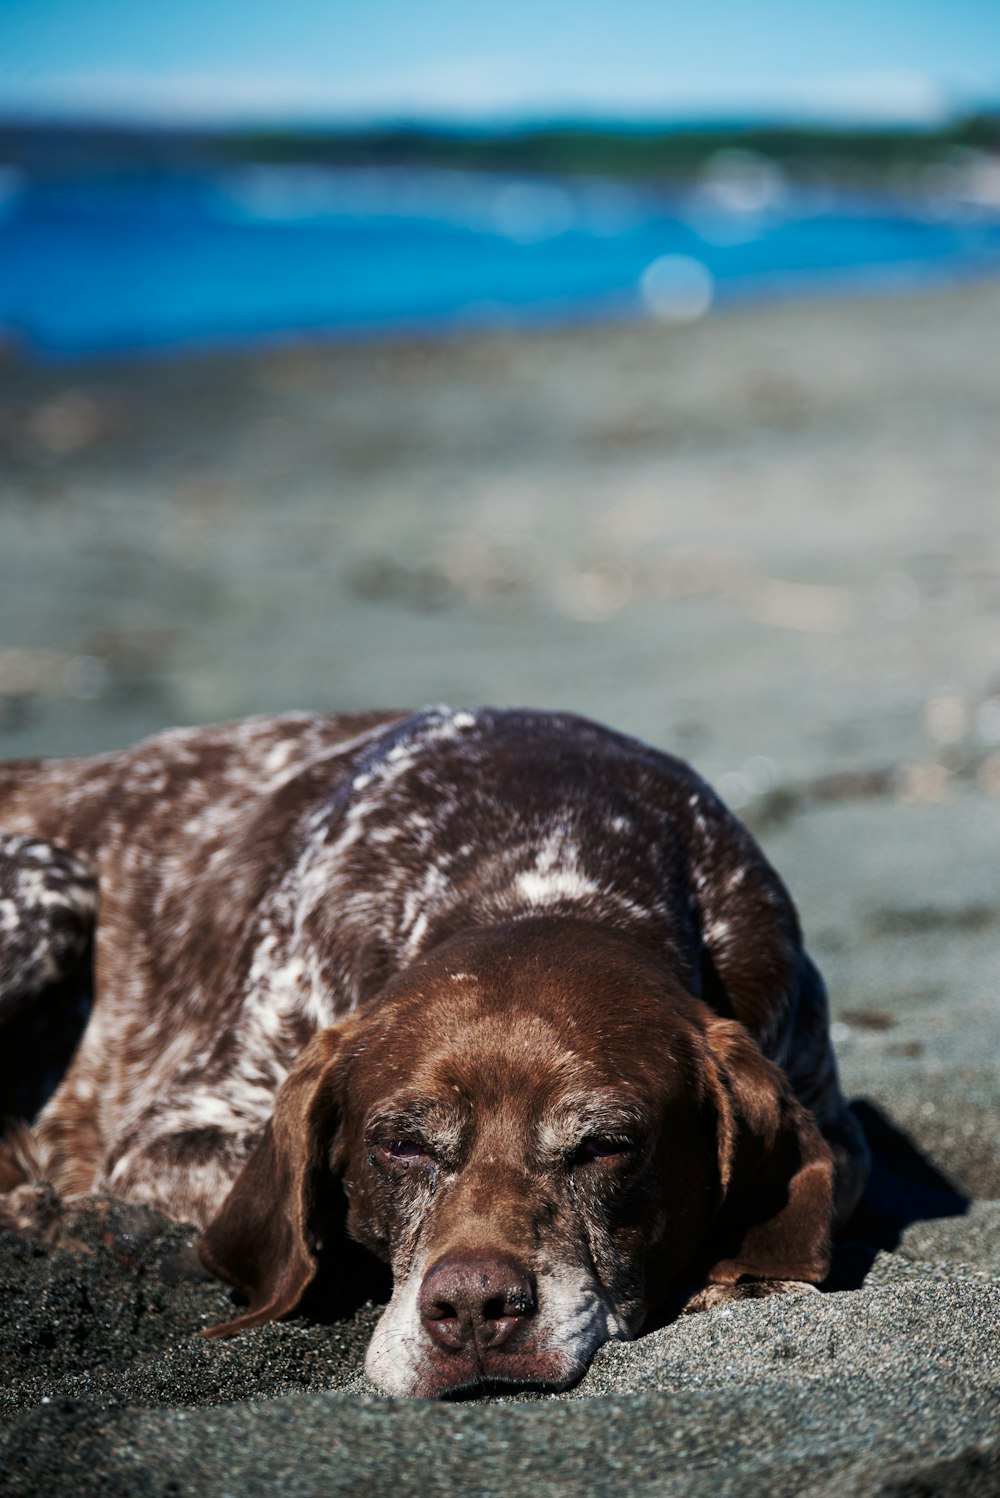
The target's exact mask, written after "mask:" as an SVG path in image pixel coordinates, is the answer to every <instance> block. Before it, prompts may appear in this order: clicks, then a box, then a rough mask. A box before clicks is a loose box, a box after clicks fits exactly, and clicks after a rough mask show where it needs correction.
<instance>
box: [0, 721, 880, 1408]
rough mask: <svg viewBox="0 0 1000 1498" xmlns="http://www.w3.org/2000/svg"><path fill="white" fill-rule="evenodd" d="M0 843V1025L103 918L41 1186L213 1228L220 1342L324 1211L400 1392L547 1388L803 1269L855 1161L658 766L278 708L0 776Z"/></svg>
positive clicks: (771, 931)
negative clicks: (376, 1314)
mask: <svg viewBox="0 0 1000 1498" xmlns="http://www.w3.org/2000/svg"><path fill="white" fill-rule="evenodd" d="M0 827H2V828H3V829H4V835H0V913H3V914H4V919H3V920H0V1023H2V1021H3V1019H4V1016H5V1015H6V1016H8V1017H10V1016H13V1015H15V1014H17V1013H20V1012H23V1010H24V1008H25V1006H26V1005H30V1004H31V1002H32V999H33V995H34V994H36V993H37V992H38V991H39V989H40V988H41V987H42V986H43V984H44V983H46V982H50V981H52V980H53V979H55V978H58V977H59V976H60V975H61V974H64V973H65V972H66V971H67V970H68V968H69V967H70V966H71V965H72V963H73V961H75V960H78V959H79V956H80V952H81V950H82V945H83V943H84V942H85V940H86V938H87V935H88V932H89V929H90V926H91V925H92V923H93V918H94V916H93V908H94V893H95V882H96V889H97V892H98V895H99V914H98V918H97V924H96V942H95V988H96V999H95V1003H94V1008H93V1013H92V1015H91V1019H90V1022H89V1024H88V1026H87V1030H86V1032H85V1034H84V1037H83V1040H82V1042H81V1044H80V1046H79V1048H78V1051H77V1053H76V1056H75V1058H74V1060H73V1063H72V1065H71V1066H70V1068H69V1071H68V1073H67V1075H66V1077H65V1078H64V1079H63V1081H62V1083H61V1085H60V1086H59V1088H58V1090H57V1092H56V1093H55V1095H54V1097H53V1098H52V1099H51V1101H50V1102H49V1103H48V1105H47V1106H46V1108H45V1109H44V1110H43V1112H42V1114H41V1116H40V1117H39V1119H38V1120H37V1122H36V1124H35V1129H34V1139H35V1147H36V1148H37V1152H38V1156H39V1159H40V1164H39V1165H38V1166H36V1167H35V1169H36V1170H38V1171H40V1172H42V1173H44V1175H45V1177H46V1179H47V1181H48V1182H50V1183H51V1185H52V1186H54V1187H55V1189H56V1190H57V1191H58V1192H59V1193H60V1194H61V1195H62V1196H63V1197H64V1198H65V1197H77V1196H80V1195H85V1194H87V1193H91V1192H103V1193H105V1194H111V1195H118V1196H121V1197H123V1198H126V1199H128V1200H132V1201H142V1202H147V1203H150V1204H151V1205H154V1206H156V1207H158V1208H160V1209H161V1210H162V1211H164V1212H166V1213H168V1214H169V1215H171V1216H174V1217H176V1218H179V1219H182V1220H189V1221H192V1222H194V1223H195V1224H196V1225H197V1226H199V1227H200V1228H202V1229H204V1233H203V1237H202V1239H201V1247H200V1251H201V1254H202V1257H203V1259H204V1261H205V1263H206V1264H207V1265H208V1267H209V1268H210V1269H211V1270H213V1272H215V1273H217V1274H218V1275H220V1277H222V1278H224V1279H227V1280H228V1281H230V1282H231V1283H233V1284H235V1285H236V1286H237V1287H238V1288H239V1289H241V1290H242V1291H243V1292H244V1294H245V1295H246V1296H247V1298H248V1301H249V1307H248V1310H247V1312H246V1314H245V1315H243V1316H241V1317H239V1318H238V1319H237V1320H236V1321H235V1322H233V1323H231V1324H230V1325H229V1326H228V1327H225V1328H222V1329H220V1330H222V1331H223V1332H228V1331H234V1330H239V1329H241V1328H242V1327H246V1326H250V1325H253V1324H255V1323H257V1322H260V1321H264V1320H268V1319H273V1318H274V1317H276V1316H280V1315H283V1314H285V1313H286V1312H288V1311H290V1310H291V1309H293V1308H294V1306H295V1305H296V1304H297V1303H298V1301H299V1300H300V1298H301V1296H302V1294H303V1292H304V1290H305V1288H306V1286H307V1285H308V1284H309V1282H310V1280H311V1279H312V1278H313V1276H314V1274H315V1272H316V1265H317V1261H318V1256H319V1251H320V1249H321V1248H325V1249H326V1250H327V1253H326V1254H325V1255H324V1260H325V1259H326V1258H328V1257H329V1251H330V1249H331V1243H330V1236H331V1234H332V1233H333V1231H334V1229H333V1226H332V1225H333V1223H334V1222H335V1221H336V1220H337V1213H336V1212H335V1211H334V1194H335V1192H336V1191H338V1190H341V1189H342V1190H343V1191H344V1192H346V1196H347V1200H348V1204H349V1211H348V1228H349V1231H350V1232H351V1234H352V1235H353V1236H354V1237H356V1238H357V1239H359V1240H360V1241H361V1242H362V1243H364V1244H366V1245H367V1246H368V1247H369V1248H371V1249H372V1251H373V1252H374V1253H376V1254H378V1255H380V1256H381V1257H383V1258H385V1259H387V1260H388V1261H389V1262H390V1263H391V1265H392V1268H393V1273H394V1280H395V1289H394V1293H393V1299H392V1302H391V1304H390V1306H389V1308H388V1310H387V1312H386V1314H385V1316H384V1317H383V1321H382V1323H381V1324H380V1326H379V1328H378V1330H377V1331H376V1334H375V1337H374V1339H373V1343H372V1348H371V1350H370V1353H369V1359H368V1367H369V1371H370V1373H371V1374H372V1376H373V1377H374V1378H375V1379H376V1381H377V1382H379V1383H380V1384H381V1385H382V1387H384V1388H386V1389H388V1390H389V1391H390V1392H395V1393H418V1394H438V1393H442V1392H448V1391H452V1390H454V1389H456V1388H460V1387H465V1386H467V1385H472V1384H476V1383H477V1382H479V1381H481V1380H483V1379H509V1380H516V1381H520V1382H524V1381H532V1382H540V1383H546V1384H554V1385H564V1384H566V1383H568V1382H570V1381H572V1379H573V1378H575V1377H577V1376H578V1375H579V1373H580V1372H581V1371H582V1369H583V1368H584V1367H585V1366H586V1363H587V1361H588V1360H589V1358H590V1356H591V1354H592V1353H593V1350H594V1348H595V1347H597V1346H598V1345H599V1344H600V1343H601V1342H602V1341H605V1340H606V1339H607V1338H608V1337H609V1336H630V1335H633V1334H634V1333H635V1332H636V1331H637V1330H638V1329H639V1327H640V1326H641V1324H642V1321H643V1318H644V1316H645V1314H646V1313H647V1311H648V1309H649V1308H650V1307H651V1306H653V1305H655V1304H657V1303H659V1302H662V1301H664V1300H665V1299H667V1298H668V1297H670V1296H675V1297H679V1298H680V1299H681V1300H683V1298H684V1297H685V1296H686V1297H687V1303H688V1306H689V1307H690V1308H701V1307H704V1306H708V1305H711V1304H716V1303H718V1302H719V1300H720V1299H721V1298H733V1297H738V1296H741V1295H746V1294H754V1295H756V1294H760V1293H767V1292H770V1293H773V1292H774V1291H776V1290H787V1289H802V1288H805V1287H807V1286H808V1285H809V1284H814V1283H816V1282H818V1281H820V1280H822V1278H823V1276H824V1274H825V1273H826V1270H827V1265H828V1252H829V1232H830V1226H831V1221H832V1218H833V1214H834V1193H835V1194H836V1205H837V1211H838V1212H839V1215H840V1216H844V1215H846V1213H847V1212H849V1210H850V1209H851V1207H852V1206H853V1204H854V1203H855V1201H856V1200H857V1197H858V1195H859V1193H860V1189H861V1186H862V1184H863V1180H864V1173H865V1150H864V1142H863V1140H862V1138H861V1136H860V1132H859V1131H858V1129H857V1126H856V1124H855V1123H854V1120H853V1119H852V1117H851V1115H850V1113H849V1112H848V1111H847V1109H846V1107H845V1105H844V1103H843V1099H842V1097H841V1094H840V1090H839V1086H838V1083H837V1075H836V1067H835V1063H834V1060H833V1055H832V1051H831V1049H830V1044H829V1038H828V1033H827V1016H826V1003H825V995H824V992H823V987H822V982H821V980H820V978H819V975H818V974H817V973H816V970H815V968H814V967H813V966H812V964H811V963H810V962H809V960H808V958H807V957H806V956H805V954H804V953H803V951H802V947H801V940H800V936H799V930H798V923H797V920H796V917H795V912H794V908H793V906H792V904H791V901H790V900H789V898H788V896H787V894H786V892H785V890H784V888H783V886H782V885H781V883H780V881H779V880H778V878H777V876H776V875H775V874H774V872H773V870H771V868H770V867H769V865H768V864H767V863H766V861H765V860H764V858H763V857H762V855H761V853H760V851H759V849H757V847H756V845H755V844H754V843H753V841H752V839H751V838H750V837H749V835H748V834H747V832H746V831H745V829H744V828H742V827H741V825H740V824H739V823H738V822H737V821H736V820H735V818H733V817H732V816H731V815H730V814H729V813H728V812H727V811H726V809H725V808H724V807H723V806H722V804H721V803H720V802H719V801H718V800H717V798H716V797H715V796H714V795H713V794H712V792H711V791H710V790H709V788H708V787H707V786H706V785H705V784H704V782H702V781H701V780H699V779H698V777H697V776H696V775H695V774H694V772H693V771H691V770H690V769H689V768H688V767H687V766H686V765H684V764H682V763H681V762H680V761H678V760H674V759H671V758H670V757H669V756H666V755H662V754H659V753H657V752H656V751H654V750H651V749H648V748H646V747H645V746H643V745H640V744H638V743H636V742H635V741H633V740H629V739H626V738H623V737H621V736H619V735H616V734H613V733H611V732H609V731H608V730H604V729H600V728H598V727H596V726H595V725H593V724H590V723H587V722H585V721H584V720H582V719H577V718H571V717H569V716H566V715H547V714H529V713H515V712H507V713H503V712H490V711H483V712H479V713H476V714H472V713H462V712H453V711H450V710H446V709H431V710H428V711H427V712H425V713H422V714H417V715H412V716H406V715H402V714H369V715H366V716H363V717H354V718H346V717H333V718H322V717H315V716H309V715H304V714H303V715H293V716H289V717H285V718H279V719H265V720H252V721H251V722H249V723H245V724H236V725H228V726H224V727H222V728H219V729H204V730H190V731H179V732H175V733H172V734H165V735H161V736H160V737H158V738H156V739H153V740H150V741H149V742H147V743H146V744H143V745H140V746H138V747H137V748H136V749H133V750H129V751H126V752H123V753H121V754H113V755H108V756H102V757H100V758H98V759H92V760H81V761H66V762H32V763H22V764H15V765H10V766H0ZM2 902H5V903H2ZM0 1106H2V1104H0ZM24 1154H25V1151H24V1148H21V1149H20V1151H19V1150H17V1149H10V1148H9V1149H8V1150H7V1152H6V1154H5V1155H4V1156H3V1158H0V1189H6V1191H7V1194H6V1196H5V1198H4V1203H5V1206H4V1208H3V1211H4V1212H5V1214H6V1218H7V1220H8V1221H9V1222H12V1223H15V1224H20V1225H22V1226H30V1223H31V1219H32V1210H33V1206H32V1204H33V1202H40V1200H41V1196H42V1195H45V1193H43V1192H42V1190H41V1188H38V1187H35V1186H34V1185H32V1184H31V1182H30V1181H27V1180H25V1179H23V1177H24V1176H25V1175H27V1174H28V1172H27V1171H26V1170H24V1169H23V1168H22V1167H20V1166H19V1165H18V1163H17V1162H18V1159H19V1158H22V1159H23V1157H24ZM834 1166H836V1179H835V1180H834ZM19 1182H20V1183H19ZM338 1182H339V1185H338ZM227 1193H228V1196H227ZM223 1198H226V1199H225V1201H224V1205H222V1207H221V1210H220V1206H219V1204H220V1202H221V1201H223ZM45 1201H46V1203H47V1210H48V1211H49V1212H50V1213H51V1192H49V1193H48V1194H47V1195H45Z"/></svg>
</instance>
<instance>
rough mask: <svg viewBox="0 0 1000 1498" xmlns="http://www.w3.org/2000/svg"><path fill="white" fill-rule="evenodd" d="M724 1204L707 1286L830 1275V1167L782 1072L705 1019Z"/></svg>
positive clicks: (735, 1028)
mask: <svg viewBox="0 0 1000 1498" xmlns="http://www.w3.org/2000/svg"><path fill="white" fill-rule="evenodd" d="M707 1038H708V1043H709V1047H710V1050H711V1055H712V1060H713V1062H714V1066H711V1067H710V1080H711V1081H713V1083H714V1088H713V1090H714V1091H716V1093H717V1097H716V1106H717V1109H718V1143H719V1169H720V1175H721V1178H722V1190H723V1197H722V1204H721V1208H720V1211H719V1214H718V1217H717V1219H716V1222H715V1225H714V1227H713V1229H712V1233H711V1240H710V1241H711V1245H712V1250H711V1251H712V1256H713V1260H714V1262H711V1263H710V1266H709V1267H708V1270H707V1273H706V1276H705V1278H706V1279H707V1280H708V1281H709V1282H710V1283H714V1284H727V1285H732V1284H736V1282H737V1281H739V1280H742V1279H753V1280H805V1281H809V1282H812V1283H818V1282H819V1281H820V1280H823V1279H825V1278H826V1275H827V1274H828V1272H829V1268H830V1225H831V1221H832V1218H833V1162H832V1159H831V1156H830V1151H829V1149H828V1148H827V1145H826V1143H825V1141H824V1139H823V1137H822V1135H821V1134H820V1132H819V1129H818V1128H817V1127H816V1124H815V1123H814V1121H813V1119H812V1116H811V1115H810V1114H809V1113H808V1112H807V1110H806V1109H805V1108H803V1106H802V1104H801V1103H799V1102H798V1100H797V1099H796V1098H795V1097H794V1095H793V1093H792V1090H791V1087H790V1086H789V1084H788V1080H787V1078H786V1077H785V1075H784V1073H783V1072H782V1071H781V1069H780V1068H779V1067H777V1066H775V1065H774V1064H773V1062H770V1061H768V1060H767V1059H766V1058H765V1057H764V1056H763V1055H762V1053H761V1051H760V1050H759V1049H758V1047H757V1046H756V1045H755V1043H754V1041H753V1040H752V1039H751V1038H750V1036H749V1035H748V1033H747V1032H746V1030H745V1029H744V1028H743V1026H742V1025H740V1024H737V1023H736V1022H735V1021H732V1020H712V1021H711V1022H710V1023H709V1026H708V1032H707Z"/></svg>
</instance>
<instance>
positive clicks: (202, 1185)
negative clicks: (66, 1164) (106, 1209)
mask: <svg viewBox="0 0 1000 1498" xmlns="http://www.w3.org/2000/svg"><path fill="white" fill-rule="evenodd" d="M262 1122H263V1121H262ZM154 1128H155V1120H153V1119H140V1120H139V1121H138V1123H137V1125H136V1127H135V1128H134V1129H133V1130H132V1131H131V1134H130V1137H129V1139H128V1140H126V1141H125V1142H124V1143H123V1144H122V1145H121V1146H120V1147H119V1148H117V1149H116V1150H115V1151H114V1152H113V1153H112V1155H111V1157H110V1158H109V1160H108V1162H107V1165H106V1168H105V1169H104V1171H103V1172H102V1173H101V1175H100V1177H99V1178H98V1179H97V1181H96V1183H95V1187H94V1189H95V1190H96V1191H98V1192H100V1193H103V1194H106V1195H108V1196H114V1197H117V1198H118V1199H119V1200H121V1201H127V1202H134V1203H136V1204H138V1205H140V1206H145V1207H153V1208H154V1209H155V1210H156V1211H158V1212H162V1213H163V1215H164V1216H165V1217H172V1218H174V1219H175V1221H177V1222H191V1223H193V1224H194V1225H195V1227H198V1228H204V1227H206V1226H207V1225H208V1223H209V1222H211V1220H212V1218H213V1217H215V1216H216V1214H217V1213H218V1210H219V1207H220V1206H221V1204H222V1202H223V1201H224V1200H225V1198H226V1196H227V1195H228V1193H229V1190H230V1188H231V1186H232V1185H233V1182H234V1181H235V1180H236V1177H237V1176H238V1175H239V1173H240V1170H241V1168H242V1166H243V1163H244V1161H245V1160H246V1158H247V1155H248V1154H249V1153H250V1150H251V1149H252V1147H253V1145H254V1143H255V1141H256V1137H257V1132H258V1131H257V1130H252V1131H247V1130H245V1129H244V1130H238V1129H235V1128H227V1127H222V1126H219V1125H213V1124H205V1123H201V1124H199V1123H197V1122H196V1121H194V1120H192V1122H191V1124H190V1125H189V1126H188V1127H181V1128H177V1127H174V1128H171V1129H170V1130H169V1131H161V1132H147V1131H148V1130H152V1129H154Z"/></svg>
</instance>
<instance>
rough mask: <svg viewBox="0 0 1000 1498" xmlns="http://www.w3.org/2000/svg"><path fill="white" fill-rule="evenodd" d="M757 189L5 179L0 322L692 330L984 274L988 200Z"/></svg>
mask: <svg viewBox="0 0 1000 1498" xmlns="http://www.w3.org/2000/svg"><path fill="white" fill-rule="evenodd" d="M772 187H773V184H772ZM765 189H766V190H765V191H763V192H758V193H757V194H756V197H755V196H754V193H753V192H751V194H750V200H749V201H748V200H747V194H746V193H743V194H742V196H741V194H740V192H739V191H737V192H736V194H735V195H734V194H732V193H729V194H728V195H727V194H726V193H725V192H723V193H722V194H719V193H715V194H714V195H713V194H711V193H709V194H707V195H706V193H705V192H704V191H700V190H699V191H694V190H692V191H691V192H689V193H683V194H682V193H675V194H673V195H665V194H658V193H654V192H653V191H651V190H649V189H632V188H625V187H615V186H609V185H606V184H597V183H589V184H587V183H585V184H574V185H572V186H570V185H565V184H559V183H553V182H537V181H524V180H517V179H512V178H502V177H486V176H476V175H464V174H455V173H434V172H403V171H379V172H368V171H335V172H334V171H329V172H327V171H318V170H315V169H308V170H307V169H290V168H280V169H278V168H269V169H265V168H255V169H246V170H241V171H236V172H232V173H228V174H219V175H216V176H211V177H190V176H189V177H182V176H159V177H141V178H140V177H135V178H121V179H113V178H107V179H96V180H91V181H75V182H71V181H65V182H59V181H47V182H41V181H31V180H28V179H23V178H17V177H15V176H14V174H12V173H8V174H6V175H2V174H0V335H2V336H3V337H4V338H5V340H6V341H10V342H14V343H15V344H17V345H18V346H20V347H22V348H24V349H26V350H28V351H29V352H31V353H33V354H35V355H36V356H39V357H43V358H49V359H71V358H79V357H85V356H91V355H95V354H109V353H115V354H124V353H136V352H149V351H166V350H173V349H178V350H179V349H184V348H192V347H206V346H207V347H218V346H247V345H254V344H260V343H263V342H268V341H273V340H274V339H275V338H278V337H281V336H286V335H291V336H298V335H302V334H304V333H312V334H322V335H324V336H341V337H344V336H350V337H358V336H365V335H371V334H376V333H383V332H392V331H400V330H428V329H441V328H454V327H459V326H465V327H481V326H495V325H497V324H511V323H513V324H528V323H533V322H534V323H537V322H549V323H556V322H572V321H579V320H583V319H587V320H595V319H600V318H605V317H622V316H624V317H629V316H649V315H659V316H661V317H665V318H666V319H667V320H668V321H686V320H692V319H693V318H695V317H697V316H699V315H702V314H703V313H704V312H706V311H708V310H710V309H711V308H715V307H718V306H724V305H726V304H727V303H732V302H734V301H738V300H746V299H748V298H753V297H758V298H759V297H770V296H784V295H802V294H812V293H814V292H817V293H818V292H828V291H831V290H844V289H847V290H850V289H859V290H864V289H867V288H876V287H879V288H881V287H889V288H906V287H908V286H912V285H921V284H925V283H928V282H937V283H940V282H954V281H956V280H960V279H964V278H968V277H972V276H982V275H991V274H997V273H1000V210H998V209H997V208H996V207H993V208H991V209H990V210H986V209H983V208H981V207H977V208H975V209H972V208H970V207H969V206H968V205H966V204H962V203H960V202H944V203H935V204H930V205H928V204H926V203H925V204H924V205H922V206H921V207H916V206H913V207H907V206H905V205H900V204H899V203H890V202H888V201H886V202H879V201H874V200H860V199H854V200H851V199H845V198H843V197H835V196H831V195H830V194H828V193H827V194H823V193H813V194H804V193H802V192H796V191H788V190H785V189H783V188H782V189H781V190H771V188H768V187H767V184H766V183H765ZM652 266H658V268H657V269H656V270H651V269H650V267H652Z"/></svg>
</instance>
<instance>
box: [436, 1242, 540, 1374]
mask: <svg viewBox="0 0 1000 1498" xmlns="http://www.w3.org/2000/svg"><path fill="white" fill-rule="evenodd" d="M419 1305H420V1316H421V1319H422V1321H423V1323H424V1326H425V1327H426V1328H427V1332H428V1334H429V1336H430V1337H431V1340H432V1341H433V1342H435V1343H436V1344H437V1346H438V1347H440V1348H442V1349H443V1350H445V1351H448V1352H460V1351H462V1350H463V1349H464V1348H467V1347H469V1346H470V1344H472V1343H474V1344H475V1346H476V1347H477V1348H479V1349H480V1350H483V1351H485V1350H487V1349H491V1348H495V1347H502V1346H503V1344H504V1343H505V1342H508V1341H509V1340H510V1339H511V1337H513V1335H514V1333H515V1332H516V1331H517V1330H518V1329H519V1328H520V1327H521V1326H522V1325H523V1324H524V1322H525V1320H526V1319H527V1318H528V1317H530V1316H532V1315H534V1312H535V1307H536V1299H535V1283H534V1280H533V1278H532V1276H531V1275H530V1274H529V1273H528V1271H527V1270H526V1269H525V1268H524V1266H523V1265H521V1264H519V1263H518V1261H517V1260H516V1259H515V1258H513V1257H512V1256H511V1255H510V1254H505V1253H487V1254H479V1253H477V1254H459V1253H454V1254H448V1255H447V1256H446V1257H445V1258H443V1259H439V1260H438V1262H437V1263H436V1264H435V1265H434V1266H433V1268H432V1269H430V1270H428V1272H427V1274H426V1275H425V1277H424V1282H423V1284H422V1286H421V1287H420V1301H419Z"/></svg>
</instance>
